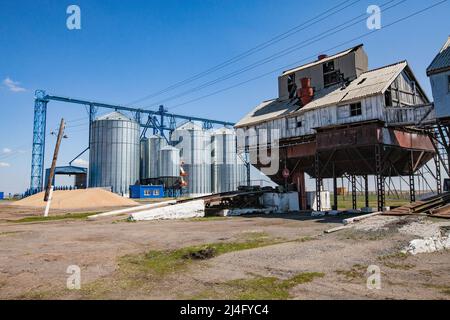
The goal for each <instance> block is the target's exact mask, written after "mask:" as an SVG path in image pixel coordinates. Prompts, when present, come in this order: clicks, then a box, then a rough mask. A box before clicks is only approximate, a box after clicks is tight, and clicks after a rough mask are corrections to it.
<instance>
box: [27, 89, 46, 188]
mask: <svg viewBox="0 0 450 320" xmlns="http://www.w3.org/2000/svg"><path fill="white" fill-rule="evenodd" d="M47 102H48V101H46V100H45V92H44V91H36V99H35V101H34V124H33V149H32V156H31V182H30V192H31V193H32V194H33V193H37V192H40V191H42V183H43V175H44V155H45V127H46V122H47V121H46V120H47Z"/></svg>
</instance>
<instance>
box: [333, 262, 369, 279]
mask: <svg viewBox="0 0 450 320" xmlns="http://www.w3.org/2000/svg"><path fill="white" fill-rule="evenodd" d="M367 268H368V266H366V265H361V264H355V265H353V267H352V268H351V269H350V270H336V271H335V272H336V273H337V274H340V275H343V276H345V278H346V279H347V280H350V281H351V280H355V279H359V278H362V277H364V275H365V273H366V272H367Z"/></svg>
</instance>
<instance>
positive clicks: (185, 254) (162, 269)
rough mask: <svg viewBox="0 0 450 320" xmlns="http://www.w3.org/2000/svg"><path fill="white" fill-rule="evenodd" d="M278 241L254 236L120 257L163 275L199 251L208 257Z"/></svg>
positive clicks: (127, 262) (176, 268)
mask: <svg viewBox="0 0 450 320" xmlns="http://www.w3.org/2000/svg"><path fill="white" fill-rule="evenodd" d="M276 243H278V242H277V241H276V240H269V239H260V238H255V239H251V240H248V241H243V242H224V243H211V244H206V245H202V246H191V247H185V248H181V249H176V250H165V251H158V250H152V251H149V252H147V253H146V254H144V255H138V256H125V257H123V258H122V259H121V263H122V265H123V266H125V265H131V266H134V267H135V268H137V269H139V270H141V271H148V272H151V273H154V274H155V275H159V276H161V275H165V274H168V273H172V272H176V271H179V270H180V269H182V268H184V267H186V266H187V265H188V264H189V263H191V262H192V261H193V260H196V259H195V258H193V257H194V256H196V255H197V254H199V253H200V252H204V251H208V252H211V254H210V255H209V257H210V258H212V257H216V256H219V255H222V254H225V253H228V252H233V251H241V250H248V249H254V248H258V247H263V246H269V245H272V244H276Z"/></svg>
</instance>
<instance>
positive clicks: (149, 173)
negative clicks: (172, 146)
mask: <svg viewBox="0 0 450 320" xmlns="http://www.w3.org/2000/svg"><path fill="white" fill-rule="evenodd" d="M166 145H167V141H166V139H165V138H164V137H162V136H160V135H152V136H150V137H148V138H144V139H142V140H141V159H142V164H141V168H142V169H143V170H141V179H154V178H158V161H159V150H161V148H162V147H165V146H166Z"/></svg>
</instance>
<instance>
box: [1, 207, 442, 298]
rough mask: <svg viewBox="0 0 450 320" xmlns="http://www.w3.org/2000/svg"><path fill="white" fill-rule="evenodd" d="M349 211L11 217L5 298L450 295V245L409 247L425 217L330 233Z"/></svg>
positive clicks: (6, 225) (4, 247)
mask: <svg viewBox="0 0 450 320" xmlns="http://www.w3.org/2000/svg"><path fill="white" fill-rule="evenodd" d="M341 219H342V218H332V217H325V218H311V217H307V216H300V215H283V216H262V217H235V218H205V219H195V220H188V221H150V222H134V223H132V222H126V221H125V220H124V219H123V218H112V219H111V218H110V219H106V220H100V221H86V220H84V219H82V220H60V221H46V222H37V223H17V222H16V223H13V222H10V221H4V222H1V223H0V298H3V299H5V298H6V299H12V298H18V299H51V298H56V299H68V298H75V299H79V298H83V299H108V298H121V299H132V298H142V299H179V298H188V299H209V298H223V299H227V298H261V297H262V298H274V299H285V298H286V299H324V298H326V299H329V298H331V299H337V298H339V299H360V298H362V299H449V298H450V252H448V251H441V252H437V253H431V254H421V255H417V256H410V255H408V256H406V255H402V254H400V250H401V249H402V248H404V247H405V246H406V245H407V244H408V242H409V241H410V240H412V239H413V238H414V237H415V236H414V235H413V234H409V233H405V232H399V229H400V228H402V227H404V226H405V225H408V224H410V223H413V222H415V221H417V220H418V219H419V218H391V217H389V218H388V217H380V218H378V219H381V220H378V221H381V222H379V223H378V225H377V226H375V227H373V226H372V227H371V226H370V223H372V224H373V221H374V219H377V218H374V219H373V220H371V221H368V222H366V224H367V225H368V226H369V227H368V229H361V226H360V227H358V228H351V229H347V230H343V231H340V232H336V233H332V234H324V233H323V232H324V230H327V229H330V228H332V227H335V226H339V225H341ZM435 221H438V222H439V223H442V221H443V220H435V219H433V223H435ZM375 224H377V222H376V223H375ZM206 244H215V247H214V248H215V249H217V254H215V255H214V256H212V257H208V258H207V259H204V260H192V261H191V260H189V263H187V260H183V259H184V258H185V257H184V256H180V252H181V251H180V249H183V248H186V247H191V246H199V245H206ZM177 250H178V251H177ZM149 252H150V253H149ZM162 253H164V254H163V255H162ZM170 259H175V260H174V261H172V260H170ZM176 259H178V260H176ZM70 265H77V266H79V267H80V269H81V286H82V289H81V290H68V289H67V288H66V282H67V278H68V276H69V275H68V274H67V273H66V270H67V268H68V266H70ZM369 265H377V266H379V267H380V269H381V278H380V279H381V289H380V290H369V289H367V285H366V282H367V276H368V274H367V273H366V271H367V267H368V266H369ZM167 266H169V267H167ZM292 279H295V281H294V280H292Z"/></svg>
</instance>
